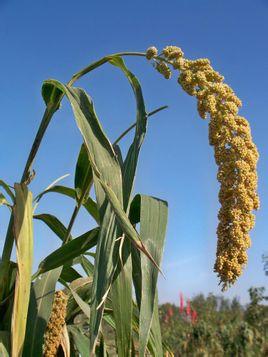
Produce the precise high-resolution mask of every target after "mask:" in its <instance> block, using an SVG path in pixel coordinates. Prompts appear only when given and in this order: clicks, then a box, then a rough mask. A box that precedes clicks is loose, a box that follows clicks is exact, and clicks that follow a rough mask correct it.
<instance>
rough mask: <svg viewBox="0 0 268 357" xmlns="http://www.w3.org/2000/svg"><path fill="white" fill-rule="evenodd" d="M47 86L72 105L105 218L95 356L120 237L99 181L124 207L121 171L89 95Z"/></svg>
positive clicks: (93, 333) (95, 318)
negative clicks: (115, 247) (113, 258)
mask: <svg viewBox="0 0 268 357" xmlns="http://www.w3.org/2000/svg"><path fill="white" fill-rule="evenodd" d="M46 83H47V84H48V83H50V84H54V85H55V86H56V87H57V88H59V89H60V90H62V92H63V93H65V94H66V96H67V97H68V99H69V101H70V103H71V105H72V108H73V111H74V115H75V119H76V123H77V126H78V128H79V130H80V131H81V134H82V136H83V139H84V142H85V145H86V147H87V150H88V157H89V161H90V164H91V167H92V170H93V173H94V183H95V188H96V195H97V203H98V206H99V209H100V211H101V212H102V213H101V216H102V217H103V219H102V224H101V228H100V234H99V239H98V245H97V250H96V260H95V266H96V269H95V271H94V281H93V294H92V295H93V296H94V300H93V302H92V306H91V307H92V309H91V311H92V313H91V319H90V320H91V322H90V325H91V342H90V351H91V352H92V351H94V348H95V343H96V339H97V336H98V332H99V327H100V322H101V318H102V313H103V305H100V304H101V303H102V301H104V300H105V297H106V294H107V292H108V290H109V288H110V285H111V280H112V274H113V271H114V266H113V261H112V257H113V249H114V244H115V238H116V237H117V223H116V220H115V213H114V212H113V210H112V209H111V207H110V205H107V201H106V197H105V195H104V194H103V189H102V187H101V186H100V185H99V181H98V179H100V178H101V180H102V181H105V182H107V184H108V185H109V186H110V187H111V189H112V190H113V191H114V192H115V195H116V196H117V197H118V200H119V202H121V204H122V203H123V199H122V176H121V168H120V165H119V163H118V160H117V156H116V154H115V152H114V149H113V147H112V145H111V143H110V142H109V140H108V139H107V137H106V135H105V134H104V132H103V129H102V127H101V125H100V123H99V120H98V118H97V115H96V113H95V110H94V107H93V103H92V101H91V99H90V98H89V97H88V96H87V94H86V93H85V92H84V91H83V90H81V89H78V88H76V89H74V88H71V87H68V86H64V85H63V84H61V83H60V82H57V81H49V82H46ZM104 212H105V214H104ZM91 352H90V353H91Z"/></svg>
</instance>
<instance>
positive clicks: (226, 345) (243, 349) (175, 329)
mask: <svg viewBox="0 0 268 357" xmlns="http://www.w3.org/2000/svg"><path fill="white" fill-rule="evenodd" d="M263 293H264V288H250V289H249V294H250V303H249V304H248V306H247V307H243V306H242V305H241V304H240V303H239V301H238V300H237V299H233V300H232V301H230V300H229V299H226V298H223V297H218V296H215V295H213V294H209V295H208V296H207V297H204V295H202V294H200V295H197V296H196V297H194V298H193V299H192V300H191V306H192V307H194V308H195V309H197V311H198V320H197V322H196V323H194V324H193V323H189V322H190V321H189V320H187V319H185V318H184V316H183V315H182V314H181V313H179V312H178V313H177V314H174V316H173V317H172V318H170V319H169V320H165V319H163V316H165V311H166V309H167V308H168V309H169V308H170V305H168V304H165V305H162V306H161V307H160V321H161V327H162V334H163V340H164V342H165V343H166V344H167V345H169V346H170V349H171V350H172V351H173V352H174V354H175V356H185V357H186V356H193V357H197V356H219V357H220V356H222V357H224V356H266V351H267V346H268V335H267V330H268V328H267V327H268V325H267V321H268V320H267V318H268V307H267V306H266V305H263V304H262V302H263V300H264V296H263ZM172 308H173V310H174V311H177V310H178V309H176V307H175V306H173V307H172ZM179 311H180V310H179Z"/></svg>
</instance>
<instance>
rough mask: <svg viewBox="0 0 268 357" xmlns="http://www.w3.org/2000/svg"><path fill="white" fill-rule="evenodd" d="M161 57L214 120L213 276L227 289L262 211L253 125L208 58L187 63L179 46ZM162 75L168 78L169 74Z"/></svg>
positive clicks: (244, 256) (239, 269)
mask: <svg viewBox="0 0 268 357" xmlns="http://www.w3.org/2000/svg"><path fill="white" fill-rule="evenodd" d="M161 55H162V57H161V56H158V57H157V58H156V59H154V61H156V62H157V65H156V69H157V70H158V71H159V69H158V68H157V66H158V67H159V66H163V65H165V68H166V67H168V68H169V66H170V67H173V68H174V69H176V70H179V71H180V73H179V77H178V83H179V84H180V85H181V87H182V88H183V89H184V90H185V91H186V93H188V94H189V95H191V96H195V97H196V99H197V110H198V113H199V115H200V117H201V118H203V119H206V118H207V117H209V119H210V122H209V143H210V145H212V146H214V153H215V161H216V163H217V165H218V175H217V178H218V181H219V182H220V185H221V187H220V191H219V201H220V204H221V208H220V211H219V214H218V219H219V224H218V228H217V236H218V243H217V253H216V262H215V266H214V271H215V272H217V274H218V276H219V278H220V282H221V283H222V284H223V289H225V288H227V287H228V285H230V284H233V283H234V282H235V281H236V279H237V277H239V276H240V275H241V273H242V269H243V267H244V265H245V264H246V263H247V253H246V250H247V248H249V246H250V237H249V231H250V230H251V229H252V228H253V226H254V215H253V214H252V211H253V210H257V209H258V208H259V197H258V194H257V180H258V177H257V171H256V166H257V161H258V156H259V155H258V150H257V148H256V146H255V144H254V143H253V141H252V137H251V132H250V126H249V123H248V122H247V120H246V119H245V118H243V117H241V116H239V115H238V111H239V108H240V107H241V106H242V103H241V101H240V99H239V98H238V97H237V96H236V95H235V93H234V92H233V90H232V89H231V88H230V87H229V86H228V85H227V84H226V83H223V81H224V77H223V76H221V75H220V73H218V72H217V71H215V70H214V69H213V68H212V66H211V64H210V61H209V60H208V59H207V58H200V59H197V60H193V61H192V60H188V59H186V58H184V54H183V52H182V50H181V49H180V48H178V47H176V46H167V47H166V48H164V50H163V52H162V54H161ZM163 67H164V66H163ZM159 72H160V73H162V74H163V75H164V76H165V78H167V75H166V73H167V72H168V70H167V69H165V72H164V71H162V72H161V71H159ZM170 75H171V74H170ZM170 75H169V77H168V78H170Z"/></svg>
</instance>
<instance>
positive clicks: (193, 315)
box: [191, 310, 197, 324]
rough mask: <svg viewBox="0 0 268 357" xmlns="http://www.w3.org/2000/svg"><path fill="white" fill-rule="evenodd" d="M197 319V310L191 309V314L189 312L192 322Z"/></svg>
mask: <svg viewBox="0 0 268 357" xmlns="http://www.w3.org/2000/svg"><path fill="white" fill-rule="evenodd" d="M196 320H197V312H196V311H195V310H193V311H192V314H191V321H192V323H193V324H194V323H195V322H196Z"/></svg>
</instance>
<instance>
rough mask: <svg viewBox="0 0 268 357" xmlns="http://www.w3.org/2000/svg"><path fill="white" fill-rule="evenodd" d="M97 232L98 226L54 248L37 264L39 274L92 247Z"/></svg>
mask: <svg viewBox="0 0 268 357" xmlns="http://www.w3.org/2000/svg"><path fill="white" fill-rule="evenodd" d="M98 234H99V228H94V229H92V230H90V231H89V232H87V233H84V234H82V235H81V236H79V237H78V238H75V239H73V240H71V241H70V242H68V243H66V244H64V245H63V246H61V247H60V248H58V249H56V250H55V251H54V252H52V253H51V254H50V255H48V256H47V257H46V258H45V259H44V260H43V261H42V262H41V263H40V264H39V268H38V272H39V274H40V273H44V272H46V271H49V270H51V269H55V268H57V267H59V266H62V265H64V264H66V263H67V262H68V261H70V260H72V259H74V258H76V257H78V256H79V255H81V254H83V253H84V252H86V251H87V250H89V249H91V248H92V247H94V246H95V245H96V244H97V239H98Z"/></svg>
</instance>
